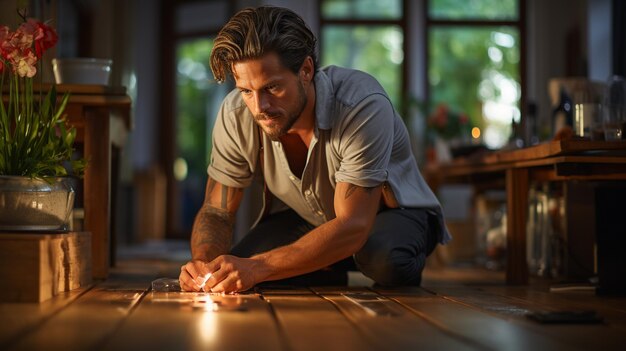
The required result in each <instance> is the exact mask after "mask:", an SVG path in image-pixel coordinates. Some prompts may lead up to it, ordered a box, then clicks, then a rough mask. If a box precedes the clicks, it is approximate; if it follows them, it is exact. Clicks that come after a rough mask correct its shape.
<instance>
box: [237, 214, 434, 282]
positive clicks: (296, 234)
mask: <svg viewBox="0 0 626 351" xmlns="http://www.w3.org/2000/svg"><path fill="white" fill-rule="evenodd" d="M314 228H315V227H314V226H313V225H311V224H309V223H308V222H307V221H305V220H304V219H302V218H301V217H300V216H299V215H298V214H297V213H296V212H295V211H293V210H287V211H283V212H279V213H276V214H272V215H270V216H267V217H266V218H264V219H263V220H262V221H261V222H260V223H259V224H257V226H256V227H254V228H253V229H252V230H251V231H250V232H249V233H248V234H247V235H246V236H245V237H244V238H243V239H242V240H241V241H240V242H239V243H238V244H237V245H235V247H234V248H233V249H232V250H231V254H233V255H235V256H239V257H250V256H252V255H254V254H257V253H261V252H265V251H269V250H271V249H273V248H276V247H280V246H284V245H287V244H290V243H292V242H294V241H296V240H297V239H298V238H300V237H301V236H303V235H304V234H306V233H308V232H310V231H311V230H313V229H314ZM438 230H439V228H438V224H437V218H436V217H435V216H434V215H431V214H429V213H428V212H427V211H426V210H423V209H385V210H383V211H380V212H379V213H378V214H377V215H376V220H375V222H374V226H373V228H372V231H371V232H370V234H369V237H368V240H367V242H366V243H365V245H364V246H363V247H362V248H361V249H360V250H359V251H358V252H357V253H356V254H354V255H353V256H352V257H348V258H347V259H344V260H342V261H339V262H337V263H335V264H334V265H332V266H331V267H329V268H327V269H323V270H319V271H316V272H312V273H307V274H303V275H301V276H297V277H293V278H288V279H284V280H281V281H278V282H274V283H278V284H280V285H302V286H307V285H308V286H314V285H345V284H346V283H347V274H346V271H348V270H354V269H355V268H356V269H358V270H359V271H361V272H362V273H363V274H365V275H366V276H367V277H369V278H371V279H373V280H374V281H375V282H376V283H377V284H380V285H385V286H403V285H415V286H417V285H419V284H420V282H421V279H422V270H423V269H424V265H425V263H426V257H427V256H428V255H429V254H430V253H431V252H432V251H433V249H434V248H435V246H436V244H437V239H436V238H437V232H438ZM271 284H272V283H270V284H269V285H271Z"/></svg>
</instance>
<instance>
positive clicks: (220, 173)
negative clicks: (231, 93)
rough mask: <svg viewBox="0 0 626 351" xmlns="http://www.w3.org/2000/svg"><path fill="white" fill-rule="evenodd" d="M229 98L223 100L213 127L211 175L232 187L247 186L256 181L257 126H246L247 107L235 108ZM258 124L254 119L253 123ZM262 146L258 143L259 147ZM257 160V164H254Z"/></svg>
mask: <svg viewBox="0 0 626 351" xmlns="http://www.w3.org/2000/svg"><path fill="white" fill-rule="evenodd" d="M231 105H232V104H230V103H228V98H227V99H226V100H225V102H224V103H222V106H221V107H220V110H219V112H218V115H217V120H216V122H215V126H214V127H213V138H212V143H213V147H212V152H211V162H210V164H209V167H208V170H207V172H208V174H209V176H210V177H211V178H213V179H215V180H216V181H218V182H220V183H222V184H224V185H226V186H230V187H237V188H243V187H247V186H249V185H250V184H251V183H252V179H253V177H254V172H253V171H252V169H253V167H255V165H254V164H256V160H255V159H254V155H255V154H254V151H253V150H254V149H255V148H254V144H255V142H256V143H257V144H258V142H257V141H256V140H255V139H254V136H253V135H254V133H251V131H252V132H253V131H254V129H253V126H249V127H250V128H246V127H245V125H246V123H245V122H242V121H245V120H246V119H245V118H244V116H242V115H244V114H245V113H246V111H247V110H246V109H245V107H238V108H232V107H231ZM252 123H254V122H252ZM257 149H258V146H257ZM253 163H254V164H253Z"/></svg>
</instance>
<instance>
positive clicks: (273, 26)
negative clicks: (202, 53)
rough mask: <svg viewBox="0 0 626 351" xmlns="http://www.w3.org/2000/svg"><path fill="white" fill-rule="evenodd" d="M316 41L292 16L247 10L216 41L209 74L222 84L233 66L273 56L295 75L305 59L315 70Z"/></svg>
mask: <svg viewBox="0 0 626 351" xmlns="http://www.w3.org/2000/svg"><path fill="white" fill-rule="evenodd" d="M316 43H317V39H316V38H315V35H313V33H312V32H311V30H310V29H309V27H308V26H307V25H306V23H305V22H304V20H303V19H302V18H301V17H300V16H298V14H296V13H295V12H293V11H291V10H289V9H286V8H281V7H273V6H262V7H258V8H246V9H243V10H241V11H239V12H238V13H236V14H235V15H234V16H233V17H232V18H231V19H230V20H229V21H228V23H226V25H224V27H223V28H222V30H220V32H219V33H218V35H217V38H215V42H214V44H213V51H212V52H211V71H213V76H214V77H215V80H217V81H218V82H219V83H223V82H224V81H225V80H226V76H227V75H228V74H229V73H230V74H232V64H233V63H235V62H238V61H243V60H249V59H257V58H259V57H261V56H263V55H265V54H268V53H270V52H274V53H276V54H277V55H278V57H279V58H280V62H281V63H282V65H283V66H285V67H287V68H288V69H289V70H291V71H292V72H294V73H296V74H297V73H298V70H299V69H300V67H302V63H303V62H304V60H305V59H306V57H307V56H311V58H312V59H313V64H314V72H313V73H314V74H315V70H317V65H318V63H317V55H316V52H315V49H316V48H315V46H316Z"/></svg>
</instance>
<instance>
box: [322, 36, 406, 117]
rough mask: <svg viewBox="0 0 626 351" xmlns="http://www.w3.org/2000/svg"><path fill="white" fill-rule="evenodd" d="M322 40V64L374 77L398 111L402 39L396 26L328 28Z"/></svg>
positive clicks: (402, 57)
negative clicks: (348, 68)
mask: <svg viewBox="0 0 626 351" xmlns="http://www.w3.org/2000/svg"><path fill="white" fill-rule="evenodd" d="M322 38H323V41H322V57H321V63H322V65H330V64H333V65H337V66H342V67H350V68H355V69H358V70H361V71H364V72H367V73H369V74H371V75H373V76H374V77H376V78H377V79H378V81H379V82H380V83H381V85H382V86H383V88H385V90H386V91H387V94H389V97H390V98H391V101H392V102H393V104H394V106H395V107H396V109H397V108H399V105H398V104H399V103H400V98H401V92H400V88H401V82H402V62H403V60H404V52H403V50H402V42H403V40H404V38H403V34H402V30H401V29H400V28H399V27H398V26H391V25H389V26H339V25H328V26H324V28H323V30H322Z"/></svg>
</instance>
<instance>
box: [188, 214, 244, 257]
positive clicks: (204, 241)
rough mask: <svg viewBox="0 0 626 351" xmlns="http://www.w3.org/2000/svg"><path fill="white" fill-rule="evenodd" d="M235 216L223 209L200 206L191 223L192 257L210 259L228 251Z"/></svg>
mask: <svg viewBox="0 0 626 351" xmlns="http://www.w3.org/2000/svg"><path fill="white" fill-rule="evenodd" d="M234 223H235V217H234V216H233V215H232V214H230V213H229V212H228V211H226V210H225V209H220V208H215V207H211V206H208V205H204V206H202V208H201V209H200V211H199V212H198V215H197V216H196V219H195V221H194V224H193V230H192V233H191V253H192V257H193V258H194V259H203V260H212V259H214V258H215V257H217V256H219V255H223V254H226V253H228V251H229V250H230V244H231V241H232V235H233V227H234Z"/></svg>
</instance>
